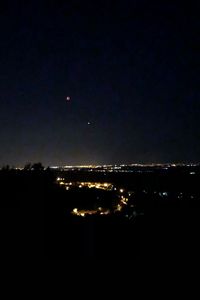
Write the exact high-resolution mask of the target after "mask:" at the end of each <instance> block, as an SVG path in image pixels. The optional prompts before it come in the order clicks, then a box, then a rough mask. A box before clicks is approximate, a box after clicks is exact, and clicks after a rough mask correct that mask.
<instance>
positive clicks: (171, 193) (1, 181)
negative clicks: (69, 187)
mask: <svg viewBox="0 0 200 300" xmlns="http://www.w3.org/2000/svg"><path fill="white" fill-rule="evenodd" d="M58 175H63V174H57V173H56V172H55V171H51V170H46V171H42V170H41V171H30V170H29V171H18V170H1V171H0V187H1V203H0V206H1V213H0V214H1V218H0V219H1V249H2V255H3V256H2V257H3V258H4V257H5V258H9V259H16V260H26V259H31V260H35V259H38V258H39V259H42V260H88V259H91V260H115V261H117V260H141V261H145V260H147V261H157V262H158V261H172V260H173V261H176V260H181V261H183V262H186V261H187V262H189V261H190V260H191V261H197V260H198V257H199V208H198V206H199V200H200V186H199V184H200V180H199V179H200V172H199V169H195V172H192V174H191V170H188V169H187V168H180V169H177V170H175V171H174V170H173V171H169V172H167V173H166V172H165V173H163V172H160V171H158V170H157V171H156V172H153V173H144V174H143V173H136V174H126V175H124V174H106V181H109V182H112V183H114V184H115V185H116V186H117V187H118V186H120V187H121V186H122V187H123V188H125V189H127V190H131V191H132V195H131V197H130V198H129V201H128V205H126V206H124V207H123V208H122V210H121V211H120V212H115V213H114V212H112V213H110V214H109V215H99V214H96V215H91V216H85V217H79V216H75V215H72V214H71V213H70V211H71V209H72V208H73V207H77V206H78V205H82V206H84V204H83V203H86V202H87V201H88V197H90V196H89V194H87V191H86V192H85V193H82V192H80V191H79V192H78V191H75V192H74V194H73V197H72V196H71V194H70V193H69V192H68V191H66V189H64V188H62V187H61V186H59V185H58V184H57V182H56V178H57V176H58ZM63 176H65V177H67V178H68V179H69V180H85V181H87V180H92V179H93V180H94V181H95V180H96V181H97V180H98V181H100V180H103V179H102V178H101V176H103V175H99V174H90V175H88V174H86V173H84V172H77V173H76V174H75V173H73V172H71V173H70V172H69V173H67V174H66V173H64V175H63ZM88 176H89V178H87V177H88ZM104 180H105V177H104ZM73 201H74V202H73ZM75 202H76V206H73V203H75ZM108 202H109V200H108ZM87 205H88V202H87ZM104 205H106V204H105V203H104ZM109 205H111V206H112V205H114V204H109Z"/></svg>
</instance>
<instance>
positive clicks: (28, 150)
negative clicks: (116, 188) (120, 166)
mask: <svg viewBox="0 0 200 300" xmlns="http://www.w3.org/2000/svg"><path fill="white" fill-rule="evenodd" d="M182 2H183V1H182ZM182 2H179V4H178V2H176V1H171V2H170V1H166V2H165V1H160V4H158V3H157V4H155V5H154V3H153V2H152V1H142V0H140V1H134V0H130V1H126V0H124V1H108V0H107V1H104V0H102V1H90V2H88V1H84V0H82V1H76V0H72V1H69V0H68V1H65V3H64V1H60V2H59V1H48V4H47V3H46V2H45V1H40V3H39V4H38V3H37V1H34V2H31V1H27V3H26V4H24V3H25V1H24V3H23V4H21V3H22V2H20V1H16V2H15V1H10V2H9V1H7V2H6V4H5V5H3V4H1V10H0V34H1V47H0V89H1V93H0V166H2V165H5V164H10V165H14V166H23V165H24V164H25V163H27V162H37V161H40V162H42V163H43V164H44V165H45V166H48V165H72V164H109V163H137V162H138V163H150V162H155V163H164V162H199V161H200V101H199V95H200V92H199V91H200V89H199V86H200V84H199V53H200V51H199V50H200V49H199V48H198V44H200V41H199V36H200V30H199V29H200V24H199V8H198V5H197V3H198V1H196V2H192V1H188V5H184V4H183V3H182ZM66 97H70V101H67V100H66Z"/></svg>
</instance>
